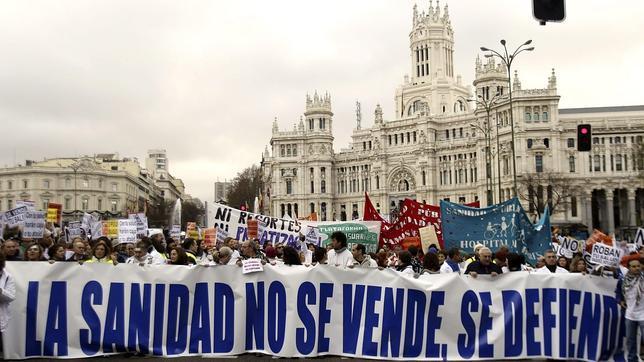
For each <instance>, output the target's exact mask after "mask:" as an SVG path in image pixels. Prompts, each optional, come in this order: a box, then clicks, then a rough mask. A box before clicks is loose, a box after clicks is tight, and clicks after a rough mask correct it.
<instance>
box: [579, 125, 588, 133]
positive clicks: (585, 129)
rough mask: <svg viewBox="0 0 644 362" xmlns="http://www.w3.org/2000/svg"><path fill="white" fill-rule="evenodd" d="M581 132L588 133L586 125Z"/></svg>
mask: <svg viewBox="0 0 644 362" xmlns="http://www.w3.org/2000/svg"><path fill="white" fill-rule="evenodd" d="M579 132H581V134H588V128H585V127H584V128H582V129H580V130H579Z"/></svg>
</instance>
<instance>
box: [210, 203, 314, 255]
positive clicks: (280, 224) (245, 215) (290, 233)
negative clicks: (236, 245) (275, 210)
mask: <svg viewBox="0 0 644 362" xmlns="http://www.w3.org/2000/svg"><path fill="white" fill-rule="evenodd" d="M249 218H253V219H257V221H258V222H259V224H258V233H259V242H260V244H262V245H263V244H264V243H265V242H270V243H271V244H275V243H278V242H279V243H285V244H295V243H299V233H300V231H302V232H303V230H302V224H301V223H300V222H298V221H297V220H287V219H280V218H276V217H270V216H264V215H260V214H254V213H252V212H248V211H241V210H238V209H235V208H232V207H230V206H227V205H223V204H218V203H216V202H215V203H213V204H212V213H209V215H208V223H207V225H208V226H209V227H213V226H216V227H217V229H218V230H222V233H223V232H225V233H226V235H228V236H230V237H233V238H235V239H237V240H239V241H244V240H248V227H247V225H246V221H247V220H248V219H249Z"/></svg>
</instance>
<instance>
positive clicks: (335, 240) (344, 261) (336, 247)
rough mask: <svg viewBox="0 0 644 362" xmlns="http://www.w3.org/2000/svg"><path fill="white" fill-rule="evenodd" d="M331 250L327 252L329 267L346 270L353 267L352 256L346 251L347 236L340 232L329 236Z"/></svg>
mask: <svg viewBox="0 0 644 362" xmlns="http://www.w3.org/2000/svg"><path fill="white" fill-rule="evenodd" d="M330 245H331V250H329V251H327V260H328V263H329V265H333V266H337V267H342V268H346V267H347V266H349V265H353V263H354V262H355V260H353V255H351V252H350V251H349V250H347V236H346V235H345V234H344V233H343V232H342V231H334V232H333V234H331V244H330Z"/></svg>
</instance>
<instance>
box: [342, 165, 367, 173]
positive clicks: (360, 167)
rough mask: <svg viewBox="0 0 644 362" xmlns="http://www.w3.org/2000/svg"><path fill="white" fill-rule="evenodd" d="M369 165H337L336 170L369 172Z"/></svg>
mask: <svg viewBox="0 0 644 362" xmlns="http://www.w3.org/2000/svg"><path fill="white" fill-rule="evenodd" d="M369 170H371V167H370V166H369V165H358V166H349V167H338V169H337V171H338V173H339V174H341V173H345V172H358V171H360V172H369Z"/></svg>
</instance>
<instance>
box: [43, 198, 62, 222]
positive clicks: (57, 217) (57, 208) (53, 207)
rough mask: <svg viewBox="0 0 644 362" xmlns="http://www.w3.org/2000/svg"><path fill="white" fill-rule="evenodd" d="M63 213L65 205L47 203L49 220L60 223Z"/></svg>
mask: <svg viewBox="0 0 644 362" xmlns="http://www.w3.org/2000/svg"><path fill="white" fill-rule="evenodd" d="M62 215H63V205H61V204H55V203H53V202H50V203H48V204H47V222H51V223H55V224H60V222H61V218H62Z"/></svg>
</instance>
